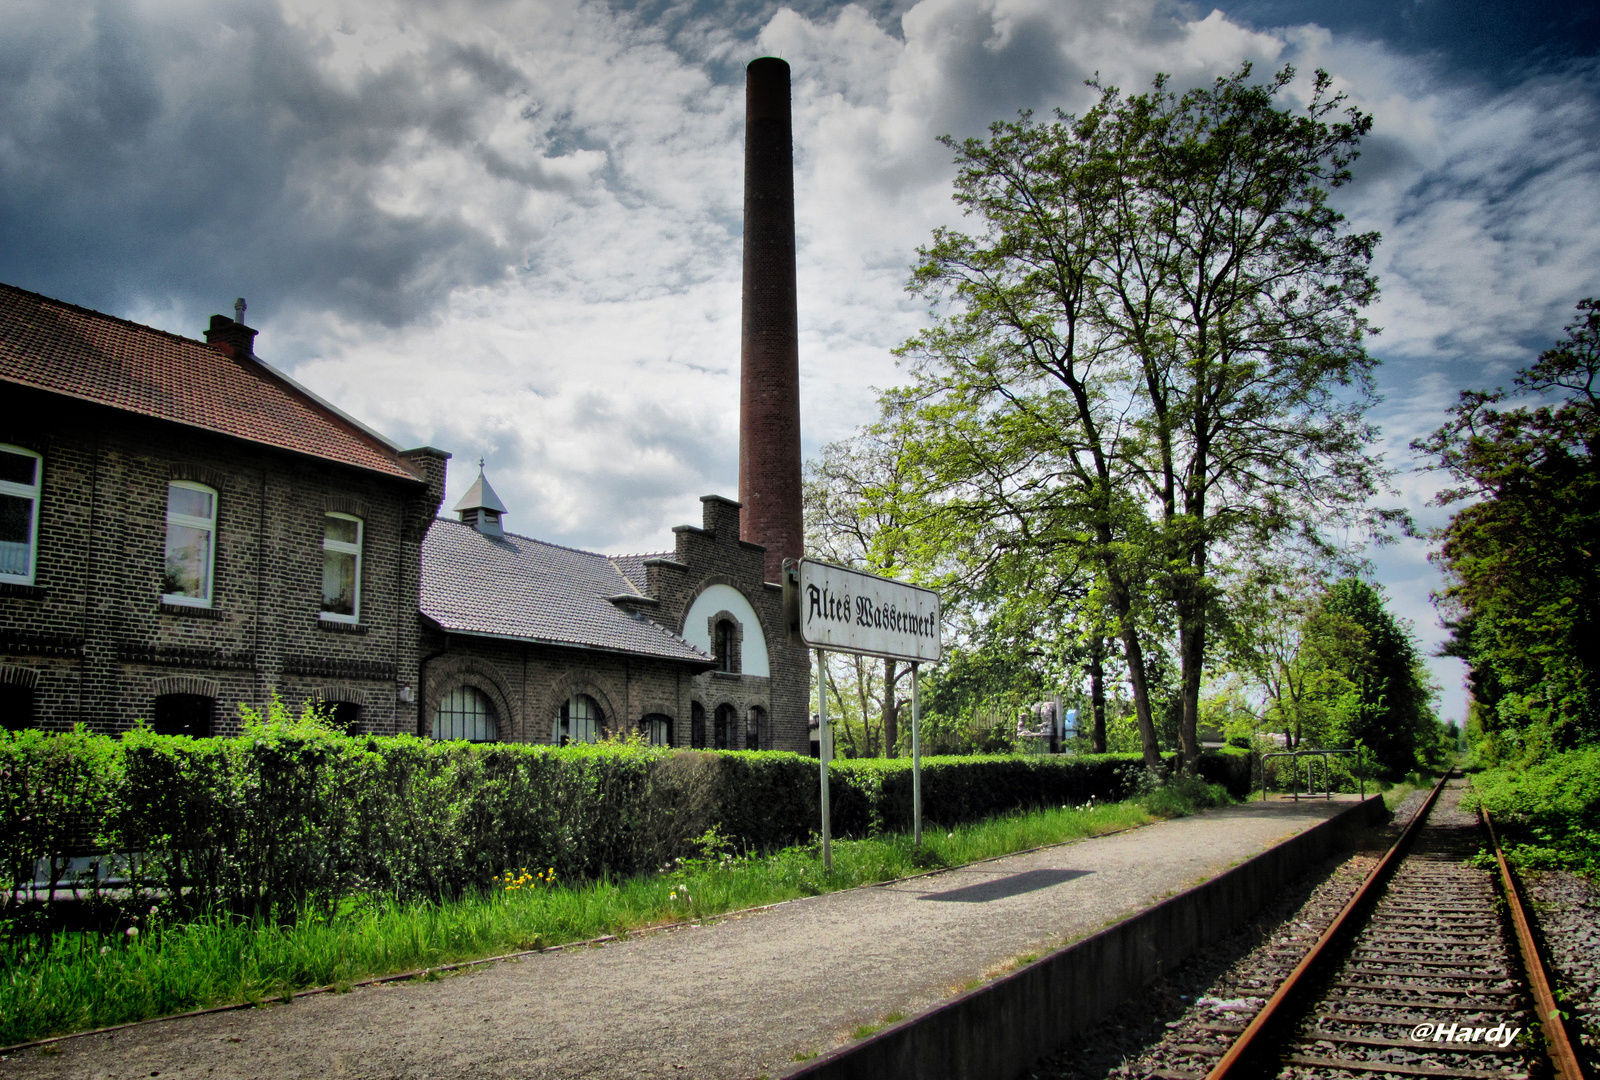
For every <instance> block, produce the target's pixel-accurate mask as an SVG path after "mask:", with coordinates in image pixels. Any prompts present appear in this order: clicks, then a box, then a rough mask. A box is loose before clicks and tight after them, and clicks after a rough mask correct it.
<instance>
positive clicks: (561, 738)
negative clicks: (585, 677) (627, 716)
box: [556, 694, 603, 746]
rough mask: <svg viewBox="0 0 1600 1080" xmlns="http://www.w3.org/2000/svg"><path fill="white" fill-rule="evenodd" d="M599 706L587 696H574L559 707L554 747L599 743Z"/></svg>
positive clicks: (600, 718)
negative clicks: (559, 716) (569, 744)
mask: <svg viewBox="0 0 1600 1080" xmlns="http://www.w3.org/2000/svg"><path fill="white" fill-rule="evenodd" d="M602 719H603V717H601V715H600V706H599V705H597V704H595V700H594V698H592V697H590V696H589V695H588V694H574V695H572V696H571V697H569V698H568V699H567V700H566V701H564V702H563V703H562V705H561V718H560V719H559V720H558V721H557V722H556V745H557V746H566V745H567V744H568V743H592V742H599V741H600V722H601V720H602Z"/></svg>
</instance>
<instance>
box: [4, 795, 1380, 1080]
mask: <svg viewBox="0 0 1600 1080" xmlns="http://www.w3.org/2000/svg"><path fill="white" fill-rule="evenodd" d="M1347 805H1349V803H1348V800H1345V801H1335V802H1333V803H1327V802H1321V801H1317V802H1302V803H1289V802H1272V803H1265V804H1263V803H1249V804H1246V805H1242V806H1230V807H1224V808H1221V809H1217V810H1210V811H1207V812H1205V813H1203V814H1198V815H1196V816H1194V817H1189V818H1180V819H1178V820H1176V821H1167V822H1162V823H1160V824H1157V825H1151V826H1147V827H1145V828H1141V829H1136V830H1133V831H1130V832H1126V833H1120V834H1117V835H1114V836H1105V837H1100V838H1097V839H1093V840H1083V841H1079V842H1076V843H1071V844H1063V845H1060V846H1057V847H1052V848H1046V849H1044V850H1042V851H1035V852H1030V853H1028V854H1025V855H1013V856H1009V857H1007V858H1004V859H999V860H995V861H992V862H987V863H980V864H977V865H974V866H970V867H965V868H962V869H958V870H950V871H946V872H944V873H940V874H936V875H932V876H929V877H922V878H915V879H912V880H908V881H902V882H898V883H895V884H891V885H886V886H877V887H871V888H864V889H853V890H851V891H849V892H842V893H833V894H831V895H827V896H817V897H811V898H808V899H805V900H797V901H794V902H791V903H787V904H782V905H779V906H778V907H775V908H771V909H768V910H765V911H761V912H755V913H751V914H748V915H743V916H736V917H732V918H727V919H724V920H722V921H720V922H716V923H711V924H708V925H705V926H701V927H698V928H695V929H682V930H674V931H667V932H661V933H655V934H645V935H639V936H636V937H633V938H632V939H630V940H628V941H622V942H615V943H612V944H608V945H606V946H604V947H602V948H582V949H570V950H565V951H560V952H547V953H543V954H540V955H537V956H533V957H529V958H527V959H524V960H521V961H518V962H514V963H503V964H493V965H488V966H485V967H482V968H476V969H471V970H470V972H469V973H465V974H461V975H456V976H452V977H449V978H445V979H442V980H440V981H438V982H432V983H415V982H413V983H395V984H390V985H388V986H383V987H371V988H363V989H358V990H356V991H354V992H352V993H349V994H343V995H332V994H325V995H319V996H316V997H310V998H303V999H300V1000H298V1001H296V1002H294V1003H293V1004H289V1005H280V1006H272V1007H268V1008H264V1009H250V1010H244V1011H239V1012H227V1013H218V1014H212V1015H209V1016H202V1017H195V1018H192V1019H185V1020H176V1021H172V1022H169V1023H161V1024H149V1025H144V1026H140V1027H135V1028H129V1029H126V1030H124V1031H121V1032H116V1033H114V1034H111V1035H100V1036H90V1037H86V1038H82V1039H72V1040H68V1041H66V1042H64V1043H60V1044H57V1046H59V1048H60V1053H58V1054H53V1055H46V1054H43V1053H41V1052H40V1051H39V1050H26V1051H22V1052H20V1053H18V1054H16V1055H13V1056H12V1057H11V1058H10V1060H5V1061H0V1078H9V1077H12V1076H16V1077H72V1078H85V1080H87V1078H91V1077H106V1078H112V1077H117V1078H122V1077H128V1078H131V1077H151V1076H162V1077H168V1078H172V1077H207V1078H223V1077H273V1078H282V1080H288V1078H291V1077H313V1076H317V1077H320V1076H340V1077H343V1076H348V1077H406V1078H408V1080H410V1078H417V1080H420V1078H423V1077H430V1078H432V1077H438V1078H445V1077H449V1078H455V1077H460V1078H469V1077H470V1078H473V1080H478V1078H483V1077H551V1078H556V1077H560V1078H568V1077H628V1078H633V1077H703V1078H729V1080H732V1078H744V1077H755V1076H760V1075H778V1074H780V1073H782V1072H784V1071H786V1070H788V1069H791V1068H794V1067H795V1066H794V1064H793V1061H794V1056H795V1055H796V1054H797V1053H814V1052H816V1051H819V1050H825V1049H830V1048H832V1047H834V1046H836V1045H838V1044H839V1043H841V1042H842V1041H844V1040H845V1039H847V1038H849V1033H850V1032H851V1031H853V1030H854V1029H855V1028H856V1027H857V1026H859V1025H861V1024H867V1023H872V1022H875V1021H878V1020H880V1019H881V1018H882V1017H884V1016H885V1015H886V1014H888V1013H890V1012H893V1011H898V1012H902V1013H905V1014H907V1015H911V1014H913V1013H916V1012H918V1011H920V1010H922V1009H926V1008H928V1007H930V1006H933V1005H935V1004H938V1003H939V1002H940V1001H942V1000H944V999H945V998H947V997H948V996H949V995H950V994H951V993H953V992H954V991H957V990H959V989H961V988H962V987H963V986H964V984H966V983H968V982H969V981H970V980H973V979H981V978H982V977H984V975H985V974H986V973H991V972H993V971H994V970H995V969H996V968H997V967H999V966H1000V965H1003V964H1005V963H1006V962H1007V961H1008V960H1010V959H1011V958H1013V957H1015V956H1018V955H1019V954H1024V953H1031V952H1039V951H1043V950H1045V949H1048V948H1051V947H1054V946H1056V945H1059V944H1062V943H1064V942H1065V941H1069V940H1073V939H1076V938H1079V937H1083V936H1085V935H1087V934H1090V933H1092V932H1094V931H1096V930H1098V929H1100V928H1101V927H1102V926H1104V925H1106V924H1107V923H1109V922H1112V921H1114V920H1116V919H1119V918H1122V917H1123V916H1126V915H1128V914H1130V913H1132V912H1134V911H1137V910H1139V909H1141V908H1143V907H1146V906H1148V905H1149V904H1151V903H1152V902H1154V901H1157V900H1159V899H1161V898H1162V897H1164V896H1167V895H1169V894H1171V893H1173V892H1176V891H1178V890H1181V889H1183V888H1186V887H1188V886H1190V885H1193V884H1195V883H1196V882H1198V881H1200V880H1203V879H1205V878H1207V877H1210V876H1212V875H1214V874H1216V873H1218V872H1219V871H1222V870H1225V869H1227V868H1228V867H1230V866H1233V865H1235V864H1237V863H1239V862H1240V861H1242V860H1244V859H1247V858H1249V857H1250V856H1252V855H1254V854H1256V853H1257V852H1260V851H1262V850H1265V849H1266V848H1268V847H1270V846H1272V845H1273V844H1274V843H1277V842H1278V841H1280V840H1284V839H1286V838H1288V837H1289V836H1291V835H1293V834H1295V833H1297V832H1299V831H1301V830H1302V829H1305V828H1308V827H1309V826H1311V825H1314V824H1315V823H1317V822H1318V821H1322V820H1324V819H1326V818H1328V817H1330V816H1332V814H1333V813H1335V812H1336V811H1338V810H1341V809H1344V807H1345V806H1347Z"/></svg>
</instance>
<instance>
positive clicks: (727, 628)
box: [713, 619, 739, 672]
mask: <svg viewBox="0 0 1600 1080" xmlns="http://www.w3.org/2000/svg"><path fill="white" fill-rule="evenodd" d="M738 634H739V628H738V627H737V626H736V625H735V624H734V622H733V620H732V619H719V620H717V636H716V639H715V644H714V645H713V649H714V654H715V656H716V658H717V670H718V671H732V672H737V671H738V670H739V658H738V656H737V655H736V653H737V651H738V640H739V639H738Z"/></svg>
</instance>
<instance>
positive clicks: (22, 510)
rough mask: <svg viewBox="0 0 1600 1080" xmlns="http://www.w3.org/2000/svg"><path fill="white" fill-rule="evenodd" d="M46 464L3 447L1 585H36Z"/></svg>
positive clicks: (16, 449) (32, 455) (0, 454)
mask: <svg viewBox="0 0 1600 1080" xmlns="http://www.w3.org/2000/svg"><path fill="white" fill-rule="evenodd" d="M43 462H44V459H43V458H41V457H40V456H39V455H38V454H35V453H34V452H33V451H32V450H24V449H23V448H22V447H20V446H6V445H4V444H0V581H8V582H11V583H12V584H15V585H32V584H33V565H34V561H35V560H36V558H37V557H38V543H39V474H40V472H42V471H43V470H42V469H41V468H40V466H41V465H42V464H43Z"/></svg>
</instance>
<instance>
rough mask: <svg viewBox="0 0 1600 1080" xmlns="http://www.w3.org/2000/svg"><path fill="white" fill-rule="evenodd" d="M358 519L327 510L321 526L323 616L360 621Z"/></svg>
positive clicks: (359, 539) (343, 620)
mask: <svg viewBox="0 0 1600 1080" xmlns="http://www.w3.org/2000/svg"><path fill="white" fill-rule="evenodd" d="M361 529H362V525H361V519H360V518H358V517H352V516H351V515H349V514H335V513H333V512H331V511H330V512H329V513H328V514H327V515H326V516H325V517H324V518H323V529H322V618H324V619H327V620H329V621H331V622H347V623H353V622H360V621H361Z"/></svg>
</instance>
